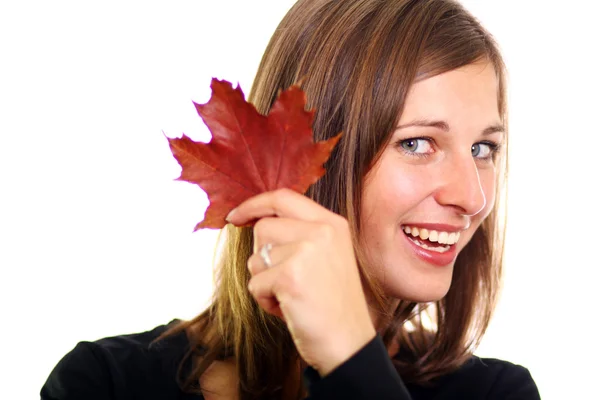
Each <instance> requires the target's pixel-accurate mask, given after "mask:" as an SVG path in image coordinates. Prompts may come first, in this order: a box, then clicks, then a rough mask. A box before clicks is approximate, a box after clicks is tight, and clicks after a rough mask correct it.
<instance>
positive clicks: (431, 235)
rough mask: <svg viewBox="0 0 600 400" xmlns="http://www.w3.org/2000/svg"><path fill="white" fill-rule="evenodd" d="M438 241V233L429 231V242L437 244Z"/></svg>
mask: <svg viewBox="0 0 600 400" xmlns="http://www.w3.org/2000/svg"><path fill="white" fill-rule="evenodd" d="M437 240H438V233H437V231H431V232H429V241H431V242H437Z"/></svg>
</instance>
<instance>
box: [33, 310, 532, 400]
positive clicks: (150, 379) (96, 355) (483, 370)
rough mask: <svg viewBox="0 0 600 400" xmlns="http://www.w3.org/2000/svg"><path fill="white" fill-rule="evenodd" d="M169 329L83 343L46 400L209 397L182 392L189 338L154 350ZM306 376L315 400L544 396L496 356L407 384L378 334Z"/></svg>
mask: <svg viewBox="0 0 600 400" xmlns="http://www.w3.org/2000/svg"><path fill="white" fill-rule="evenodd" d="M177 321H178V320H173V321H171V322H170V323H169V325H171V324H174V323H176V322H177ZM168 327H169V326H168V325H161V326H158V327H156V328H154V329H153V330H151V331H147V332H142V333H135V334H129V335H121V336H115V337H109V338H104V339H100V340H98V341H95V342H80V343H78V344H77V346H75V348H74V349H73V350H71V351H70V352H69V353H67V354H66V355H65V356H64V357H63V358H62V360H60V361H59V363H58V364H57V365H56V367H54V370H53V371H52V372H51V373H50V376H49V377H48V380H47V381H46V383H45V384H44V386H43V387H42V390H41V392H40V395H41V400H82V399H85V400H133V399H144V400H153V399H156V400H159V399H160V400H185V399H188V400H192V399H193V400H201V399H203V397H202V396H200V395H192V394H186V393H183V392H182V391H181V390H180V389H179V387H178V386H177V382H176V378H175V376H176V373H177V367H178V365H179V362H180V361H181V360H182V358H183V356H184V354H185V352H186V350H187V349H188V346H189V342H188V339H187V336H186V334H185V332H181V333H180V334H178V335H176V336H173V337H169V338H167V339H165V340H163V341H160V342H157V343H155V344H154V345H152V346H150V342H151V341H152V340H153V339H155V338H156V337H158V336H159V335H160V334H161V333H163V332H164V331H165V330H166V329H167V328H168ZM304 378H305V384H306V386H307V388H308V391H309V393H310V397H309V399H310V400H337V399H339V400H341V399H344V400H347V399H355V400H362V399H365V400H366V399H378V400H388V399H389V400H392V399H394V400H410V399H412V400H425V399H427V400H443V399H460V400H468V399H494V400H496V399H507V400H509V399H510V400H534V399H539V398H540V395H539V393H538V390H537V387H536V385H535V383H534V381H533V379H532V377H531V375H530V374H529V371H528V370H527V369H525V368H523V367H522V366H519V365H515V364H511V363H509V362H506V361H501V360H496V359H491V358H479V357H472V358H471V360H470V361H469V362H467V363H466V364H465V365H464V366H462V367H461V368H460V369H459V370H458V371H456V372H453V373H451V374H449V375H446V376H444V377H442V378H441V379H439V380H438V381H437V383H436V385H435V386H433V387H427V388H425V387H420V386H417V385H410V384H404V383H403V382H402V379H401V378H400V376H399V375H398V373H397V372H396V369H395V368H394V366H393V364H392V361H391V360H390V357H389V356H388V352H387V350H386V348H385V346H384V345H383V341H382V340H381V337H380V336H379V335H378V336H376V337H375V338H374V339H373V340H372V341H371V342H369V343H368V344H366V345H365V347H363V348H362V349H361V350H359V351H358V352H357V353H356V354H355V355H354V356H352V357H351V358H350V359H349V360H347V361H346V362H345V363H344V364H342V365H340V366H339V367H338V368H336V369H335V370H334V371H332V372H331V373H330V374H329V375H327V376H326V377H325V378H322V379H321V378H320V377H319V375H318V373H317V372H316V371H315V370H313V369H312V368H307V369H306V370H305V372H304Z"/></svg>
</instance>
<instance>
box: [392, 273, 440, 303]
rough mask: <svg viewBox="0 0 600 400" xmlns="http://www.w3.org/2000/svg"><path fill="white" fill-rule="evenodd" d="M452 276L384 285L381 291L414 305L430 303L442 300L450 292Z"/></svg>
mask: <svg viewBox="0 0 600 400" xmlns="http://www.w3.org/2000/svg"><path fill="white" fill-rule="evenodd" d="M451 281H452V276H451V275H450V276H449V277H448V278H446V277H435V278H433V277H429V279H427V277H425V279H415V280H405V281H403V282H397V284H392V282H388V283H387V284H384V286H383V289H384V290H385V293H386V294H387V295H388V296H389V297H390V298H394V299H398V300H403V301H410V302H415V303H430V302H435V301H439V300H441V299H443V298H444V297H445V296H446V294H448V291H449V290H450V283H451Z"/></svg>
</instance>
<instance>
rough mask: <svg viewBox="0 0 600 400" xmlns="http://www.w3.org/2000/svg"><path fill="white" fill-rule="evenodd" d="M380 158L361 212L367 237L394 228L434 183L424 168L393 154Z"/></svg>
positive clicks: (368, 184)
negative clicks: (410, 163) (405, 162)
mask: <svg viewBox="0 0 600 400" xmlns="http://www.w3.org/2000/svg"><path fill="white" fill-rule="evenodd" d="M381 161H382V162H381V163H380V165H379V167H378V168H377V170H374V171H372V174H371V175H370V176H369V178H368V180H366V181H365V185H364V188H363V199H362V210H361V211H362V220H363V230H364V231H365V236H367V237H374V236H378V235H381V233H382V231H385V230H386V227H387V228H388V229H392V228H393V227H395V226H396V224H395V223H396V222H398V221H399V220H400V219H401V218H402V216H403V215H405V214H406V213H408V212H409V211H410V210H412V209H413V208H414V207H416V206H417V205H418V204H419V203H420V202H421V201H422V200H423V199H424V198H425V197H426V196H427V195H428V194H429V193H430V192H431V182H433V180H432V177H431V176H429V175H428V171H427V170H426V169H425V168H414V167H412V168H411V166H407V165H402V164H401V163H399V162H398V161H397V160H396V159H394V157H387V158H384V159H382V160H381ZM375 231H376V232H375ZM387 233H388V232H386V233H385V234H387Z"/></svg>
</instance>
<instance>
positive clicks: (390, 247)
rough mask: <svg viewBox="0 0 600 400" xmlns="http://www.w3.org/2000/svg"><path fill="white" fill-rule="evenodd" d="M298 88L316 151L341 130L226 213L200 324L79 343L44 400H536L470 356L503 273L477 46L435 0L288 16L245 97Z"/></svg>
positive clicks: (523, 385) (523, 377)
mask: <svg viewBox="0 0 600 400" xmlns="http://www.w3.org/2000/svg"><path fill="white" fill-rule="evenodd" d="M298 81H301V82H302V88H303V89H304V90H305V92H306V94H307V98H308V103H309V106H310V107H311V108H315V109H316V115H315V121H314V125H313V129H314V134H315V139H316V140H324V139H328V138H330V137H332V136H334V135H336V134H338V133H339V132H343V137H342V140H341V142H340V143H339V144H338V146H337V147H336V149H335V150H334V152H333V153H332V156H331V159H330V160H329V161H328V163H327V165H326V168H327V173H326V175H325V176H324V177H323V178H321V179H320V180H319V181H318V182H317V183H316V184H315V185H313V186H312V187H311V188H310V189H309V192H308V193H307V196H303V195H300V194H297V193H294V192H291V191H288V190H279V191H276V192H269V193H264V194H261V195H258V196H255V197H253V198H251V199H249V200H247V201H246V202H244V203H243V204H242V205H240V206H239V207H238V208H237V209H236V210H234V211H233V212H232V213H231V214H230V215H229V217H228V221H229V222H230V225H228V226H227V228H226V246H225V248H224V251H223V254H222V256H221V259H220V262H219V265H218V270H217V273H218V283H217V287H216V291H215V295H214V299H213V302H212V304H211V305H210V307H209V308H208V309H207V310H206V311H205V312H204V313H202V314H201V315H199V316H198V317H197V318H194V319H193V320H191V321H178V320H174V321H172V322H171V323H170V324H169V325H167V326H161V327H157V328H155V329H154V330H152V331H149V332H145V333H142V334H134V335H127V336H120V337H115V338H106V339H102V340H100V341H98V342H95V343H80V344H79V345H78V346H77V347H76V348H75V349H74V350H73V351H72V352H71V353H69V354H68V355H67V356H66V357H65V358H64V359H63V360H62V361H61V362H60V363H59V364H58V365H57V367H56V368H55V370H54V371H53V372H52V374H51V376H50V377H49V379H48V382H47V383H46V385H45V386H44V388H43V389H42V393H41V394H42V398H43V399H70V398H87V399H93V398H97V399H122V398H138V397H139V398H145V399H152V398H156V399H159V398H160V399H176V398H184V397H183V396H184V395H183V394H182V393H183V392H189V393H188V394H186V395H185V396H188V397H185V398H205V399H208V400H213V399H302V398H305V397H306V396H310V398H311V399H342V398H343V399H348V398H352V399H409V398H413V399H429V398H436V399H446V398H449V399H450V398H452V399H454V398H460V399H468V398H474V399H475V398H477V399H479V398H491V399H504V398H511V399H536V398H539V394H538V392H537V389H536V386H535V383H534V382H533V380H532V378H531V376H530V374H529V372H528V371H527V370H526V369H525V368H523V367H520V366H516V365H513V364H511V363H508V362H504V361H500V360H493V359H485V360H482V359H479V358H477V357H474V356H473V355H472V351H473V349H474V347H475V346H476V345H477V344H478V342H479V340H480V339H481V337H482V335H483V333H484V332H485V330H486V327H487V325H488V322H489V320H490V317H491V315H492V311H493V308H494V305H495V302H496V298H497V295H498V288H499V284H500V276H501V269H502V251H503V225H502V224H501V222H502V221H501V220H500V215H502V214H501V213H500V206H501V202H500V201H499V200H498V199H497V198H498V197H499V192H500V191H499V188H500V187H501V184H502V183H503V180H504V178H505V175H506V148H507V139H508V137H507V119H506V96H505V95H506V92H505V70H504V65H503V61H502V57H501V55H500V53H499V50H498V48H497V46H496V45H495V43H494V41H493V39H492V37H491V36H490V35H489V34H488V33H487V32H486V31H485V30H484V29H483V28H482V27H481V26H480V25H479V23H478V22H477V21H476V20H475V19H474V18H473V17H472V16H471V15H470V14H469V13H468V12H467V11H465V10H464V9H463V8H462V6H460V5H459V4H458V3H457V2H455V1H451V0H389V1H380V0H345V1H334V0H300V1H298V2H297V3H296V4H295V5H294V7H293V8H292V9H291V10H290V11H289V12H288V14H287V15H286V16H285V18H284V19H283V21H282V22H281V23H280V25H279V27H278V29H277V30H276V32H275V34H274V35H273V37H272V39H271V41H270V43H269V45H268V47H267V49H266V52H265V54H264V57H263V60H262V62H261V65H260V67H259V70H258V73H257V76H256V79H255V82H254V85H253V87H252V91H251V94H250V97H249V99H250V101H251V102H252V103H254V104H255V106H256V107H257V109H258V110H259V111H260V112H262V113H266V112H267V111H268V110H269V108H270V106H271V104H272V103H273V101H274V100H275V98H276V95H277V93H278V91H279V90H281V89H284V88H287V87H289V86H290V85H292V84H293V83H295V82H298ZM253 220H258V222H257V223H256V224H255V225H254V227H253V228H248V227H245V228H240V227H241V226H243V225H246V224H247V223H248V222H250V221H253ZM177 382H178V383H179V385H180V386H181V388H180V387H179V386H178V384H177ZM182 391H183V392H182ZM194 393H196V394H194Z"/></svg>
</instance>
